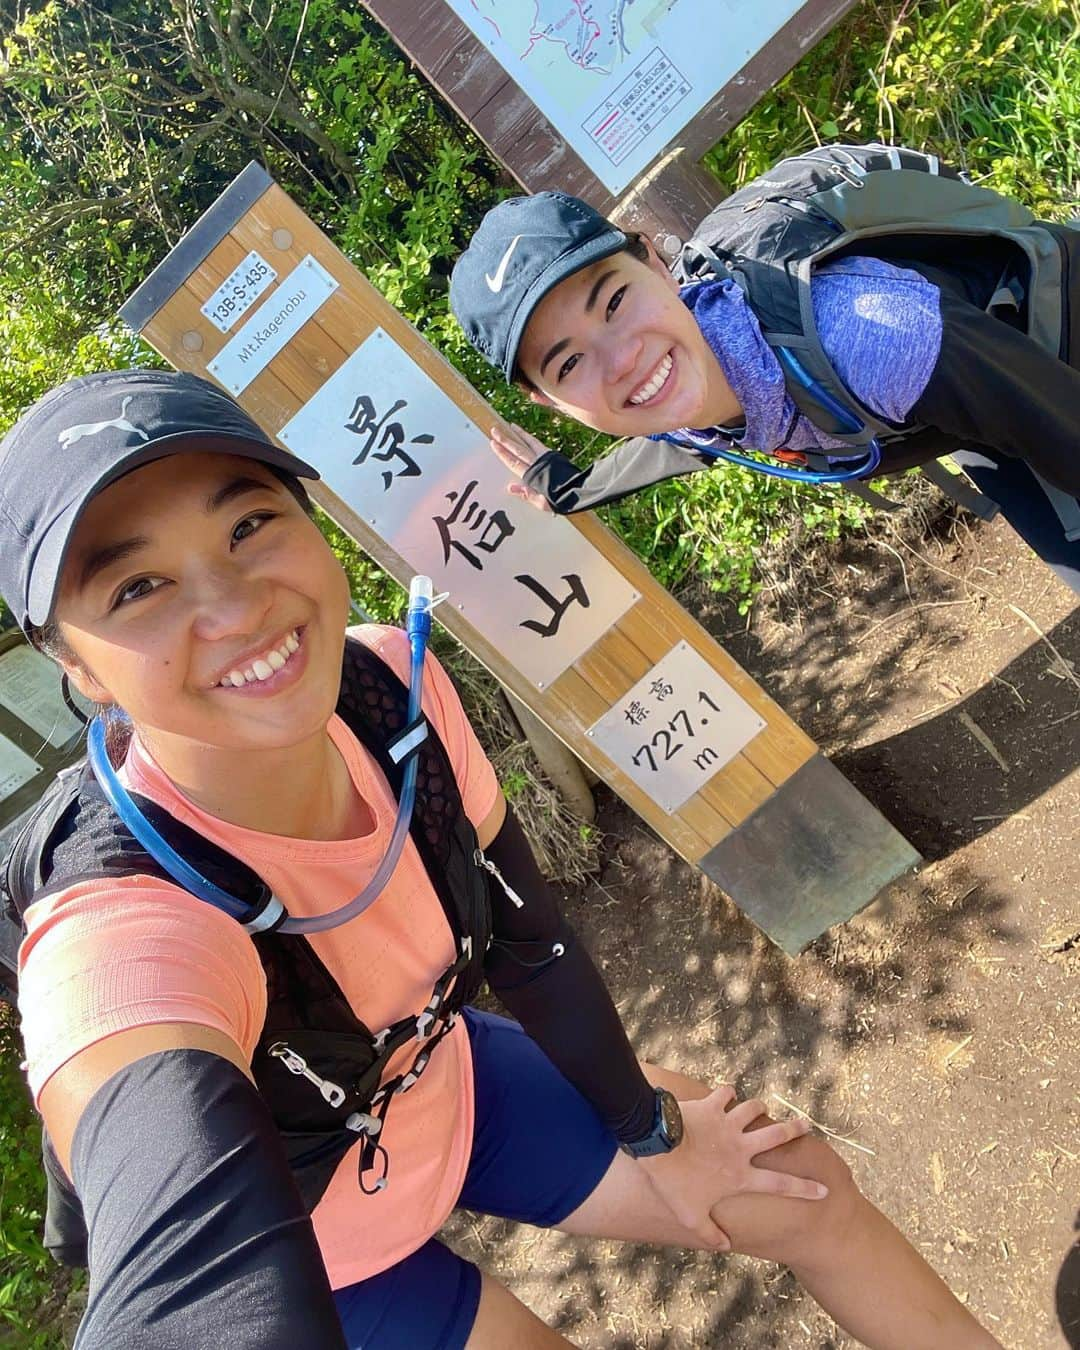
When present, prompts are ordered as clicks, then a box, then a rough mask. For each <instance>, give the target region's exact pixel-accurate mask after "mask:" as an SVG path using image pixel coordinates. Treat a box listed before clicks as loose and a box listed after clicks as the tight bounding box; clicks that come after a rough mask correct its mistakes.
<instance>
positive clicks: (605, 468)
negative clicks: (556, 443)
mask: <svg viewBox="0 0 1080 1350" xmlns="http://www.w3.org/2000/svg"><path fill="white" fill-rule="evenodd" d="M718 463H722V461H721V460H717V459H716V458H714V457H713V456H710V455H705V454H698V453H697V451H694V450H684V449H682V447H680V446H678V445H671V444H670V443H669V442H668V441H650V440H648V439H646V438H645V437H641V436H637V437H635V438H634V439H633V440H630V441H626V442H624V443H623V444H622V445H617V446H616V447H615V449H614V450H611V451H609V452H608V453H607V454H606V455H604V456H602V458H600V459H598V460H596V462H595V463H593V464H590V465H589V467H588V468H586V469H579V468H578V467H577V465H576V464H574V463H573V461H572V460H569V459H567V458H566V456H565V455H561V454H559V452H558V451H557V450H548V451H547V452H546V454H543V455H541V456H540V458H539V459H537V460H536V461H535V462H534V463H533V464H530V465H529V467H528V468H527V469H526V470H525V475H524V478H523V479H522V481H523V482H524V484H525V486H526V487H529V488H532V489H533V491H534V492H542V493H543V494H544V496H545V497H546V498H547V501H548V505H549V506H550V507H551V509H552V510H553V511H555V512H556V513H557V514H558V515H561V516H567V515H572V514H573V513H574V512H575V511H591V510H592V509H593V508H594V507H596V506H604V505H606V504H607V503H609V502H617V501H621V500H622V498H623V497H629V496H630V494H631V493H633V492H640V491H641V489H642V488H647V487H651V486H652V485H653V483H661V482H663V481H664V479H665V478H678V477H679V476H680V475H681V474H684V473H696V472H697V471H698V469H710V468H712V467H713V466H714V465H716V464H718Z"/></svg>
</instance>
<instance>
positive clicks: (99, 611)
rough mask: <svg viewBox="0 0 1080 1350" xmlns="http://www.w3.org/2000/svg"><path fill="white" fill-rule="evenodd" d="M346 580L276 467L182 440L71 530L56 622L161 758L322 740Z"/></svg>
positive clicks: (171, 766) (170, 768)
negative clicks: (191, 449) (187, 446)
mask: <svg viewBox="0 0 1080 1350" xmlns="http://www.w3.org/2000/svg"><path fill="white" fill-rule="evenodd" d="M348 599H349V596H348V583H347V581H346V579H345V576H344V573H343V572H342V569H341V566H340V564H339V563H338V561H337V559H336V558H335V557H334V555H333V553H332V552H331V551H330V549H329V547H328V545H327V544H326V542H325V540H324V539H323V537H322V535H321V533H320V532H319V530H318V527H317V526H316V525H315V523H314V521H312V520H311V519H310V518H309V517H308V515H307V513H306V512H305V510H304V509H303V507H302V506H301V505H300V502H299V501H298V500H297V498H296V497H295V496H294V495H293V494H292V492H290V491H289V489H288V488H287V487H286V486H285V484H284V483H283V482H282V481H281V479H280V478H278V477H277V476H276V475H275V474H274V473H273V472H272V471H271V470H270V469H268V468H266V467H265V466H264V465H262V464H261V463H258V462H256V461H253V460H250V459H241V458H238V457H235V456H231V455H221V454H209V453H207V454H201V453H185V454H178V455H173V456H171V457H169V458H166V459H161V460H157V461H154V462H153V463H151V464H148V465H145V466H144V467H142V468H139V469H136V470H135V471H134V472H132V473H130V474H128V475H126V476H125V477H123V478H120V479H119V480H117V481H116V482H114V483H112V484H111V485H109V486H108V487H106V488H105V489H104V490H103V491H102V492H101V493H99V494H98V496H96V497H95V498H94V499H93V500H92V501H91V502H90V503H89V505H88V506H87V508H86V510H85V511H84V513H83V515H82V517H81V519H80V521H79V524H78V526H77V527H76V530H75V533H74V535H73V537H72V540H71V545H70V548H69V551H68V555H67V558H66V560H65V564H64V572H63V578H62V583H61V589H60V593H59V598H58V601H57V605H56V610H55V619H56V623H57V626H58V628H59V632H60V635H61V637H62V639H63V642H64V644H65V646H66V647H67V649H68V651H69V652H70V654H71V658H72V659H71V660H70V661H65V662H64V664H65V667H66V669H67V670H68V673H69V675H70V676H71V678H72V680H73V681H74V683H75V684H76V686H77V687H78V688H79V689H80V690H81V691H82V692H83V693H85V694H86V695H87V696H88V697H89V698H92V699H95V700H97V701H99V702H112V703H116V704H118V705H119V706H120V707H121V708H123V709H124V710H125V712H126V713H127V714H128V716H129V717H130V718H131V720H132V722H133V723H134V724H135V726H136V728H137V729H138V731H139V734H140V736H141V738H142V739H143V741H144V743H145V744H146V745H147V746H148V747H150V748H151V749H152V751H153V753H154V756H155V758H156V759H157V761H158V763H159V764H160V765H161V766H162V768H164V769H166V771H167V772H169V773H170V775H171V776H173V777H174V778H175V779H176V780H177V781H184V782H190V781H191V775H192V772H193V770H192V766H193V765H201V764H204V763H205V764H206V765H208V766H209V765H211V764H214V763H215V762H216V771H217V772H220V771H221V769H222V766H223V765H226V764H227V765H228V766H229V776H235V774H236V773H237V771H238V770H239V769H241V766H242V762H243V760H242V756H243V752H245V751H261V750H269V751H278V750H288V749H289V748H290V747H295V746H297V745H300V744H303V743H305V742H307V741H311V740H312V739H313V738H319V737H325V729H326V724H327V721H328V719H329V717H330V715H331V713H332V712H333V709H334V706H335V703H336V701H337V696H338V685H339V683H340V677H341V653H342V644H343V641H344V620H345V617H346V615H347V612H348Z"/></svg>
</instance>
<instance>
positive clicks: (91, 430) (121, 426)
mask: <svg viewBox="0 0 1080 1350" xmlns="http://www.w3.org/2000/svg"><path fill="white" fill-rule="evenodd" d="M130 402H131V395H130V394H129V395H128V396H127V398H126V399H124V401H123V403H121V404H120V416H119V417H112V418H109V419H108V421H105V422H80V423H79V424H78V425H77V426H73V427H65V428H64V429H63V431H62V432H61V433H60V435H59V436H57V438H56V439H57V440H58V441H59V442H60V446H61V448H62V449H64V450H69V449H70V448H71V446H73V445H74V444H75V442H76V441H81V440H82V438H83V437H84V436H96V435H97V434H98V433H99V432H101V431H104V430H105V428H106V427H115V428H116V429H117V431H133V432H135V434H136V435H138V436H141V437H142V438H143V440H144V441H148V440H149V439H150V437H149V436H148V435H147V434H146V432H145V431H143V429H142V427H137V426H136V425H135V424H134V422H129V421H128V420H127V417H126V416H125V413H126V412H127V410H128V404H129V403H130Z"/></svg>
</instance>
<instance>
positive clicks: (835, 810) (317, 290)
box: [121, 164, 918, 952]
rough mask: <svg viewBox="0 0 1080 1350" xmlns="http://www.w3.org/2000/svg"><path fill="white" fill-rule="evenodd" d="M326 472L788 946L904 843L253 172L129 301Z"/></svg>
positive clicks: (321, 495) (845, 911)
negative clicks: (492, 435)
mask: <svg viewBox="0 0 1080 1350" xmlns="http://www.w3.org/2000/svg"><path fill="white" fill-rule="evenodd" d="M121 315H122V317H123V318H124V319H125V321H126V322H127V323H129V324H130V325H131V327H132V328H133V329H134V330H135V331H136V332H138V333H140V334H141V335H142V336H143V337H144V338H145V339H146V340H147V341H148V342H149V343H151V345H152V346H154V347H155V348H156V349H157V350H158V351H159V352H161V353H162V355H164V356H165V357H166V358H167V359H168V360H169V361H171V362H172V363H173V364H174V365H176V366H177V367H179V368H181V369H184V370H191V371H195V372H196V373H198V374H201V375H205V376H208V377H210V378H214V379H217V380H218V382H219V383H220V384H221V385H222V386H223V387H224V388H225V389H226V390H228V391H229V392H230V393H231V394H233V395H234V397H236V399H237V401H238V402H239V403H240V404H241V405H242V406H243V407H244V408H246V409H247V411H248V412H249V413H250V414H251V415H252V416H253V417H254V418H255V420H256V421H257V422H258V423H259V424H260V425H261V426H262V427H263V428H264V429H265V430H266V431H267V432H269V433H270V434H271V435H273V436H276V437H277V439H278V440H279V441H280V442H281V444H282V445H285V446H287V447H288V448H289V449H291V450H293V451H294V452H295V453H296V454H298V455H300V456H301V457H303V458H305V459H308V460H310V461H312V462H313V463H314V464H315V466H316V467H317V468H318V469H319V470H320V472H321V473H322V481H321V482H320V483H318V484H316V485H315V486H314V490H313V495H314V496H315V497H316V499H317V500H318V501H319V503H320V505H322V506H323V507H324V508H325V509H326V510H327V512H328V513H329V514H330V515H331V516H332V517H333V518H334V519H335V520H336V521H337V522H338V523H339V524H340V525H341V526H342V527H343V528H344V529H345V530H347V531H348V533H349V534H351V535H352V536H353V538H355V539H357V540H358V541H359V543H360V544H361V545H362V546H363V547H364V548H365V549H366V550H367V552H368V553H370V554H371V556H372V557H373V558H374V559H375V560H376V562H378V563H379V564H380V565H381V566H383V567H384V568H385V569H386V570H387V571H388V572H389V573H390V574H391V575H392V576H394V577H395V578H396V579H397V580H398V581H400V582H402V583H403V584H407V583H408V580H409V578H410V577H411V576H412V575H413V574H414V573H416V572H426V573H428V574H429V575H431V577H432V579H433V580H434V582H435V586H436V589H438V590H445V591H447V592H449V596H448V598H447V600H446V601H445V602H444V603H443V604H442V605H441V606H440V607H439V608H438V609H437V610H436V617H437V618H438V619H439V620H440V622H442V623H443V624H444V625H445V627H446V628H447V629H448V630H449V631H450V632H451V633H453V634H454V635H455V636H456V637H457V638H458V639H459V640H460V641H461V642H462V644H463V645H464V646H466V647H467V648H468V649H469V650H470V651H471V652H472V653H473V654H474V655H475V656H477V657H478V658H479V659H480V660H481V661H482V662H483V663H484V664H485V665H486V666H487V667H488V668H489V669H490V670H491V671H492V672H493V673H494V674H495V675H496V676H497V677H498V678H499V680H501V681H502V683H503V684H504V685H505V686H506V688H508V689H509V690H511V691H512V692H513V693H514V694H515V695H516V696H517V698H519V699H520V700H521V701H522V702H523V703H525V704H526V705H527V706H528V707H529V708H530V709H531V710H532V711H533V712H534V713H536V715H537V716H538V717H539V718H541V720H542V721H543V722H545V723H546V724H547V725H548V726H549V727H550V728H551V729H552V731H554V732H555V733H556V734H557V735H558V736H559V737H561V739H562V740H563V741H564V742H565V743H566V744H567V745H568V746H569V747H570V748H571V749H572V750H573V751H574V752H575V754H577V755H578V757H579V758H580V759H582V760H583V761H584V762H585V763H587V764H588V765H590V767H592V768H593V769H594V770H595V771H596V772H597V773H598V774H599V775H600V776H601V777H602V778H604V779H605V780H606V781H607V782H608V783H609V784H610V785H611V786H612V788H613V789H614V790H615V791H616V792H618V793H619V794H620V795H621V796H622V797H623V798H624V799H625V800H626V801H627V802H628V803H629V804H630V805H631V806H632V807H633V808H634V809H635V810H636V811H637V812H638V813H639V814H640V815H641V816H642V817H643V818H644V819H645V820H647V821H648V822H649V824H650V825H652V826H653V828H654V829H655V830H656V831H657V832H658V833H659V834H660V835H662V836H663V838H665V839H666V840H667V841H668V843H670V844H671V846H672V847H673V848H674V849H676V850H677V851H678V852H679V853H680V854H681V855H682V856H683V857H684V858H686V859H687V861H689V862H691V863H694V864H695V865H696V866H698V867H700V868H701V870H702V871H704V872H705V873H706V874H707V875H708V876H710V877H712V878H713V879H714V880H715V881H717V882H718V883H719V884H720V885H721V886H723V887H724V889H725V890H726V891H727V892H728V894H730V895H731V896H732V898H733V899H734V900H735V902H736V903H737V904H738V905H739V906H740V907H741V908H742V909H744V910H745V912H746V913H747V914H748V915H749V916H750V917H751V918H752V919H753V920H754V921H755V922H756V923H757V924H758V925H759V926H760V927H761V928H762V929H763V930H764V931H765V932H766V933H767V934H768V935H769V937H771V938H772V939H773V941H775V942H777V943H778V944H779V945H780V946H782V947H783V948H784V949H785V950H787V951H790V952H797V951H798V950H799V949H800V948H801V947H802V946H804V945H805V944H806V943H807V942H809V941H810V940H811V939H812V938H814V937H817V936H818V935H819V934H820V933H821V932H822V931H823V930H824V929H825V928H828V927H829V926H831V925H832V924H834V923H838V922H840V921H842V920H843V919H846V918H849V917H850V916H851V915H852V914H854V913H855V912H856V911H857V910H859V909H861V908H863V906H864V905H866V904H868V903H869V902H870V901H871V900H872V899H873V898H874V896H875V895H876V894H877V893H878V891H879V890H880V889H881V888H882V887H883V886H884V885H886V884H887V883H888V882H889V881H892V880H893V879H894V878H895V877H897V876H899V875H900V873H902V872H903V871H905V870H906V869H907V868H909V867H910V866H912V864H914V863H915V862H916V861H917V860H918V855H917V854H916V853H915V851H914V850H913V849H912V848H911V846H910V845H909V844H908V843H907V842H906V840H904V839H903V838H902V836H901V835H899V834H898V833H897V831H896V830H894V829H893V827H892V826H891V825H890V824H889V823H888V822H887V821H886V820H885V819H884V818H883V817H882V816H881V815H880V813H879V812H877V811H876V810H875V809H874V807H873V806H871V805H870V803H869V802H867V801H866V800H865V798H863V797H862V796H860V794H859V793H858V792H857V791H856V790H855V789H854V788H853V787H852V786H851V784H850V783H848V782H847V780H846V779H845V778H844V777H843V776H842V775H841V774H840V773H839V772H838V771H837V770H836V769H835V768H833V766H832V765H831V764H830V763H829V762H828V760H826V759H825V758H824V756H823V755H821V753H820V752H819V751H818V749H817V747H816V746H815V744H814V742H813V741H812V740H811V739H810V738H809V737H808V736H807V735H806V734H805V733H804V732H803V731H801V730H800V729H799V727H798V726H796V724H795V723H794V722H793V721H792V720H791V719H790V718H789V717H787V716H786V714H785V713H784V712H783V711H782V709H780V708H779V707H777V705H776V704H775V703H774V702H773V701H772V700H771V699H770V698H769V697H768V695H767V694H766V693H765V692H764V691H763V690H762V689H760V688H759V687H758V685H756V684H755V683H754V681H753V680H752V679H751V678H750V676H749V675H747V674H746V672H745V671H744V670H742V669H740V667H739V666H738V664H737V663H736V662H735V661H734V660H732V658H731V657H730V656H729V655H728V654H727V653H726V652H725V651H724V650H723V648H721V647H720V646H718V645H717V643H716V642H714V641H713V639H712V638H711V637H710V636H709V635H708V634H707V633H706V632H705V631H704V630H703V629H702V628H701V627H700V625H699V624H697V623H696V622H695V621H694V619H693V618H691V616H690V615H689V614H687V612H686V611H685V610H684V609H683V608H682V607H681V606H680V605H679V604H678V603H677V602H676V601H675V600H673V599H672V597H671V596H670V595H669V594H668V593H667V592H666V591H665V590H663V588H662V587H660V586H658V585H657V583H656V582H655V581H654V580H653V578H652V577H651V576H650V575H649V572H648V570H647V569H646V568H645V567H644V566H643V565H642V563H641V562H640V560H639V559H638V558H636V557H635V556H634V554H633V553H631V552H630V551H629V550H628V549H627V548H625V547H624V546H623V545H622V544H621V543H620V542H619V541H618V540H617V539H616V538H615V536H614V535H612V534H611V533H610V532H609V531H608V530H606V529H605V528H604V527H603V526H602V525H601V524H600V523H599V521H597V520H596V519H595V518H593V517H591V516H585V517H574V518H572V519H569V518H567V519H560V518H557V517H552V516H549V515H544V514H542V513H540V512H538V511H535V510H533V509H532V508H531V507H529V506H528V505H526V504H524V503H522V502H521V501H520V500H519V499H515V498H512V497H509V496H508V495H507V494H506V492H505V487H506V479H505V473H504V472H502V471H501V470H500V468H499V466H498V464H497V461H496V460H495V458H494V456H493V455H492V454H491V452H490V450H489V448H488V444H487V436H486V429H487V428H488V427H490V426H491V425H492V422H493V421H494V420H495V419H496V414H495V413H494V412H493V411H492V409H491V408H490V407H489V406H488V405H487V404H486V403H485V402H484V400H483V399H482V398H481V397H480V396H479V395H478V394H477V393H476V392H475V390H473V389H472V388H471V386H470V385H469V384H467V383H466V381H465V380H464V379H463V378H462V377H461V376H460V375H459V374H458V373H457V372H456V371H455V370H454V369H453V368H452V367H451V366H450V365H449V364H448V363H447V362H446V361H445V360H444V359H443V358H442V357H441V356H440V355H439V354H438V353H437V352H436V351H435V349H434V348H433V347H431V346H429V345H428V343H427V342H425V341H424V339H423V338H421V337H420V335H419V334H418V333H417V332H416V330H415V329H414V328H412V327H411V326H410V325H409V324H408V323H407V322H406V321H405V319H403V318H402V316H401V315H400V314H399V313H398V312H397V311H396V310H395V309H394V308H393V307H392V306H391V305H390V304H388V303H387V302H386V300H384V299H383V298H382V296H381V295H379V293H378V292H377V291H376V290H375V289H374V287H372V286H371V285H370V284H369V283H368V281H367V280H366V279H365V278H364V277H363V276H362V275H361V273H360V272H359V271H358V270H357V269H356V268H355V267H354V266H353V264H352V263H350V262H349V261H348V259H347V258H346V257H345V256H344V254H342V253H341V252H340V250H338V249H337V248H336V247H335V246H334V244H332V243H331V241H330V240H329V239H328V238H327V237H326V236H325V235H324V234H323V233H322V232H321V231H320V230H319V229H318V228H317V226H315V225H314V224H313V222H312V221H311V220H310V219H309V218H308V217H307V216H306V215H305V214H304V213H303V211H301V210H300V208H299V207H298V206H297V205H296V204H295V202H293V201H292V200H291V199H290V198H289V197H288V196H287V195H286V194H285V193H284V192H283V191H282V190H281V189H280V188H279V187H277V186H276V185H275V184H274V183H273V182H272V180H271V179H270V177H269V175H268V174H267V173H266V171H265V170H264V169H262V168H261V167H260V166H259V165H257V164H252V165H249V166H248V168H247V169H246V170H245V171H244V172H243V173H242V174H241V175H240V177H239V178H238V179H237V180H236V181H235V182H234V183H233V184H232V185H231V187H229V188H228V189H227V190H226V192H225V193H224V194H223V196H222V197H220V198H219V199H218V201H217V202H216V203H215V204H214V205H213V206H212V207H211V208H210V209H209V211H207V212H206V214H205V215H204V216H203V217H202V218H201V219H200V220H199V221H198V222H197V223H196V224H195V225H194V226H193V227H192V229H191V230H190V231H189V232H188V234H187V235H185V237H184V238H183V239H182V240H181V241H180V243H179V244H178V245H177V246H176V247H175V248H174V249H173V251H172V252H171V253H170V254H169V255H168V256H167V257H166V258H165V259H164V260H163V261H162V262H161V263H160V264H159V266H158V267H157V268H156V269H155V270H154V272H153V273H152V274H151V275H150V276H149V277H148V278H147V280H146V281H145V282H144V283H143V285H142V286H141V287H140V288H139V289H138V290H137V291H136V293H135V294H134V295H133V296H132V297H131V299H130V300H129V301H128V302H127V304H126V305H125V306H124V307H123V309H122V310H121Z"/></svg>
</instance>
